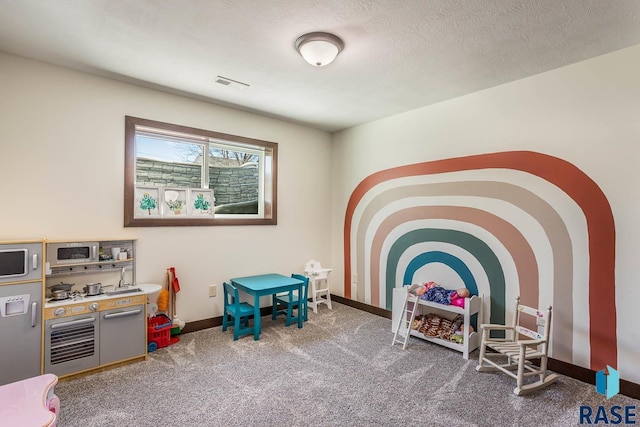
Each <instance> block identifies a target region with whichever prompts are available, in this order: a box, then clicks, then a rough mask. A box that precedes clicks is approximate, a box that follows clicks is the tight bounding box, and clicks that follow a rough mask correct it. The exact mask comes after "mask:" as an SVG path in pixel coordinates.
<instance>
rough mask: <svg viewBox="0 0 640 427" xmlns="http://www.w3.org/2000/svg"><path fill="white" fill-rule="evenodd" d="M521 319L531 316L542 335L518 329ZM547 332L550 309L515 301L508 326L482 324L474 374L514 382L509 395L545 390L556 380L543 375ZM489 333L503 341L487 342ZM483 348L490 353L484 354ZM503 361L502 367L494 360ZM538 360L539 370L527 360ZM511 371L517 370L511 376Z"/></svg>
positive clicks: (555, 375) (549, 323) (547, 344)
mask: <svg viewBox="0 0 640 427" xmlns="http://www.w3.org/2000/svg"><path fill="white" fill-rule="evenodd" d="M522 315H528V316H533V317H534V318H535V322H536V323H535V324H536V325H539V326H541V327H542V329H543V333H539V332H536V331H533V330H531V329H528V328H525V327H524V326H521V323H522ZM550 328H551V306H549V307H547V310H546V311H545V312H542V311H539V310H538V309H536V308H531V307H527V306H525V305H521V304H520V297H518V298H516V311H515V314H514V318H513V324H512V326H505V325H494V324H482V325H480V329H481V330H482V338H481V341H480V358H479V365H478V366H476V370H477V371H478V372H489V371H502V372H504V373H505V374H507V375H509V376H510V377H511V378H514V379H515V380H516V388H515V389H513V392H514V393H515V394H517V395H518V396H521V395H523V394H527V393H530V392H532V391H535V390H538V389H540V388H542V387H546V386H548V385H549V384H551V383H553V382H555V381H556V380H557V379H558V375H557V374H550V375H549V374H547V353H548V351H549V340H550V334H549V331H550ZM491 331H504V332H505V338H491V337H490V334H491ZM487 347H488V348H490V349H492V350H493V351H495V353H494V352H487ZM498 358H500V359H502V361H504V359H505V358H506V363H498V362H496V361H494V360H495V359H498ZM533 359H540V366H539V367H538V366H536V365H534V364H533V363H532V362H531V360H533ZM513 370H517V371H516V372H515V373H514V372H512V371H513ZM531 375H538V376H539V379H538V381H535V382H532V383H529V384H525V382H524V378H525V377H527V376H531Z"/></svg>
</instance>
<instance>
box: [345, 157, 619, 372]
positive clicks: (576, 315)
mask: <svg viewBox="0 0 640 427" xmlns="http://www.w3.org/2000/svg"><path fill="white" fill-rule="evenodd" d="M344 242H345V251H344V262H345V273H344V283H345V289H344V295H345V297H346V298H350V299H353V300H357V301H360V302H363V303H366V304H370V305H373V306H376V307H381V308H385V309H388V310H390V309H391V305H392V300H391V299H392V293H393V289H394V288H395V287H400V286H402V285H404V284H410V283H423V282H426V281H429V280H434V281H436V282H438V283H440V284H441V285H442V286H444V287H446V288H451V289H456V288H459V287H462V286H464V287H467V288H468V289H469V290H470V291H471V292H472V293H473V294H479V295H483V297H484V301H485V304H484V305H485V307H484V312H483V313H484V319H485V320H484V321H485V322H486V321H487V319H489V321H490V322H492V323H503V322H505V321H508V320H509V319H510V318H511V315H512V313H511V312H512V311H513V305H514V301H515V298H516V296H518V295H519V296H520V298H521V301H522V302H523V303H524V304H527V305H531V306H534V307H546V306H547V305H552V306H553V309H554V310H553V325H552V334H553V341H552V344H551V349H550V351H551V356H552V357H553V358H554V359H557V360H561V361H565V362H568V363H572V364H575V365H578V366H582V367H586V368H590V369H592V370H600V369H604V367H606V365H607V364H608V365H610V366H613V367H615V366H616V365H617V337H616V307H615V226H614V221H613V215H612V212H611V208H610V206H609V203H608V201H607V199H606V197H605V196H604V194H603V192H602V190H601V189H600V188H599V187H598V185H596V183H595V182H594V181H593V180H591V179H590V178H589V177H588V176H587V175H586V174H585V173H583V172H582V171H581V170H579V169H578V168H577V167H575V166H574V165H572V164H571V163H568V162H566V161H564V160H561V159H559V158H556V157H552V156H549V155H545V154H541V153H536V152H529V151H512V152H502V153H492V154H484V155H476V156H468V157H460V158H452V159H445V160H438V161H432V162H424V163H418V164H412V165H407V166H401V167H396V168H392V169H387V170H382V171H380V172H377V173H374V174H372V175H370V176H368V177H367V178H365V179H364V180H363V181H362V182H360V184H359V185H358V186H357V187H356V188H355V190H354V191H353V193H352V194H351V197H350V199H349V203H348V205H347V211H346V216H345V226H344Z"/></svg>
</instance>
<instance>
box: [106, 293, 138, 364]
mask: <svg viewBox="0 0 640 427" xmlns="http://www.w3.org/2000/svg"><path fill="white" fill-rule="evenodd" d="M146 354H147V324H146V317H145V313H144V306H143V305H134V306H132V307H125V308H114V309H112V310H106V311H101V312H100V364H101V365H105V364H108V363H113V362H118V361H122V360H126V359H131V358H134V357H139V356H144V355H146Z"/></svg>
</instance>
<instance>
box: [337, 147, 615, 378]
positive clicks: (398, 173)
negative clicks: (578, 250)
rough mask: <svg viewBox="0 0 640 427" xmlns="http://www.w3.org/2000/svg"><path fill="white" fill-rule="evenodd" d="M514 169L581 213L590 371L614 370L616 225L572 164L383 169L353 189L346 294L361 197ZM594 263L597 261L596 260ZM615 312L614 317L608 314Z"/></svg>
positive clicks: (525, 160)
mask: <svg viewBox="0 0 640 427" xmlns="http://www.w3.org/2000/svg"><path fill="white" fill-rule="evenodd" d="M490 168H499V169H513V170H519V171H522V172H527V173H530V174H533V175H535V176H538V177H540V178H542V179H545V180H546V181H548V182H550V183H552V184H554V185H556V186H557V187H559V188H560V189H562V190H563V191H564V192H565V193H567V195H569V197H571V198H572V199H573V200H574V201H575V202H576V204H577V205H578V206H580V208H581V209H582V211H583V213H584V215H585V217H586V221H587V232H588V236H589V259H590V261H589V342H590V344H591V352H590V354H591V369H592V370H596V371H598V370H601V369H604V368H605V367H606V365H607V364H609V365H611V366H616V367H617V361H618V348H617V341H618V340H617V335H616V316H615V313H616V304H615V224H614V220H613V213H612V212H611V206H610V205H609V202H608V201H607V198H606V197H605V195H604V193H603V192H602V190H601V189H600V187H598V185H597V184H596V183H595V182H594V181H593V180H592V179H591V178H589V177H588V176H587V175H586V174H584V173H583V172H582V171H581V170H580V169H578V168H577V167H576V166H574V165H573V164H571V163H569V162H567V161H564V160H562V159H559V158H557V157H553V156H549V155H546V154H542V153H536V152H532V151H507V152H501V153H491V154H481V155H475V156H467V157H456V158H451V159H444V160H435V161H431V162H423V163H416V164H413V165H406V166H399V167H395V168H391V169H386V170H382V171H379V172H376V173H373V174H371V175H369V176H368V177H366V178H365V179H364V180H362V181H361V182H360V184H358V186H357V187H356V188H355V189H354V191H353V193H352V194H351V197H350V198H349V202H348V203H347V210H346V214H345V224H344V234H343V238H344V263H345V270H344V295H345V297H346V298H351V287H350V286H349V284H350V277H351V239H350V232H351V227H352V225H353V224H352V222H353V214H354V212H355V209H356V207H357V206H358V204H359V203H360V200H361V199H362V197H363V196H364V195H365V194H366V193H367V191H369V190H370V189H371V188H373V187H375V186H376V185H378V184H380V183H382V182H385V181H388V180H391V179H396V178H403V177H407V176H415V175H431V174H438V173H445V172H458V171H466V170H474V169H490ZM594 260H595V261H596V262H594ZM612 313H613V315H612Z"/></svg>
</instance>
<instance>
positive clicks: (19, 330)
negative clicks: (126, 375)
mask: <svg viewBox="0 0 640 427" xmlns="http://www.w3.org/2000/svg"><path fill="white" fill-rule="evenodd" d="M116 248H117V249H118V250H117V251H116V250H114V249H116ZM134 253H135V240H132V239H119V240H115V239H114V240H93V241H44V240H33V241H12V242H0V340H2V343H3V345H2V347H0V360H2V361H3V363H5V364H7V366H11V369H3V370H1V371H0V386H1V385H4V384H9V383H12V382H15V381H21V380H24V379H27V378H32V377H36V376H39V375H42V374H54V375H56V376H58V377H65V376H71V375H75V374H79V373H85V372H90V371H92V370H96V369H101V368H104V367H107V366H110V365H114V364H119V363H123V362H130V361H136V360H144V359H145V358H146V357H147V316H146V314H147V295H148V294H150V293H156V292H158V291H159V290H160V288H161V286H160V285H144V284H136V280H135V259H134ZM114 255H115V256H114Z"/></svg>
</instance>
